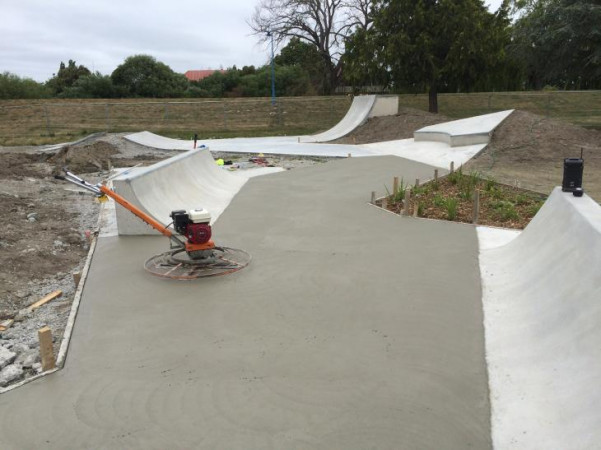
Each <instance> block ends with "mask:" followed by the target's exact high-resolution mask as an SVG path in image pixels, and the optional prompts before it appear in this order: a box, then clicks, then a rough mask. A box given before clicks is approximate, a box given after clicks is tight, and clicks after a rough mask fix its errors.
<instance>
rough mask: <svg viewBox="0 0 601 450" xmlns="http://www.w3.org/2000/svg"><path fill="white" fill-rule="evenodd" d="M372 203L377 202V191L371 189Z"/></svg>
mask: <svg viewBox="0 0 601 450" xmlns="http://www.w3.org/2000/svg"><path fill="white" fill-rule="evenodd" d="M371 204H372V205H375V204H376V191H371Z"/></svg>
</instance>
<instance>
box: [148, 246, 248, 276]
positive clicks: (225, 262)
mask: <svg viewBox="0 0 601 450" xmlns="http://www.w3.org/2000/svg"><path fill="white" fill-rule="evenodd" d="M250 260H251V256H250V255H249V254H248V253H246V252H245V251H244V250H239V249H236V248H229V247H215V248H214V249H213V251H212V254H211V255H210V256H209V257H206V258H201V259H191V258H190V257H189V256H188V255H187V254H186V252H185V251H184V249H181V248H179V249H176V250H170V251H168V252H165V253H161V254H160V255H156V256H153V257H152V258H150V259H149V260H148V261H146V262H145V263H144V268H145V269H146V270H147V271H148V272H150V273H151V274H152V275H156V276H158V277H162V278H171V279H174V280H193V279H195V278H203V277H214V276H218V275H227V274H229V273H233V272H237V271H238V270H240V269H243V268H245V267H246V266H247V265H248V264H249V263H250Z"/></svg>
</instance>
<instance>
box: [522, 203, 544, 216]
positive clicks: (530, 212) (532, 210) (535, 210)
mask: <svg viewBox="0 0 601 450" xmlns="http://www.w3.org/2000/svg"><path fill="white" fill-rule="evenodd" d="M543 203H544V202H543V201H537V202H535V203H533V204H532V205H530V206H529V207H528V209H527V210H526V214H528V215H529V216H530V217H534V216H536V214H537V213H538V211H539V210H540V209H541V207H542V206H543Z"/></svg>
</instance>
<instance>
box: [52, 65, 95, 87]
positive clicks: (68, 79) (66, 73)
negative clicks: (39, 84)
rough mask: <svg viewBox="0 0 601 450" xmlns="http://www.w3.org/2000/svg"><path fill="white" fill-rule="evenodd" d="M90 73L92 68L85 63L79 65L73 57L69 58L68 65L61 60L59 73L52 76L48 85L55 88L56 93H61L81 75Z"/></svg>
mask: <svg viewBox="0 0 601 450" xmlns="http://www.w3.org/2000/svg"><path fill="white" fill-rule="evenodd" d="M90 74H91V72H90V69H88V68H87V67H85V66H83V65H79V66H78V65H77V63H76V62H75V61H73V60H72V59H70V60H69V62H68V63H67V65H66V66H65V63H64V62H62V61H61V63H60V66H59V68H58V73H56V75H54V76H53V77H52V78H50V79H49V80H48V81H47V82H46V85H47V86H48V87H49V88H50V89H52V90H53V92H54V95H59V94H61V93H62V92H63V91H64V90H65V89H68V88H70V87H72V86H73V85H74V84H75V82H76V81H77V80H78V79H79V78H80V77H83V76H86V75H90Z"/></svg>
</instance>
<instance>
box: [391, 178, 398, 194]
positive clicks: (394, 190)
mask: <svg viewBox="0 0 601 450" xmlns="http://www.w3.org/2000/svg"><path fill="white" fill-rule="evenodd" d="M392 193H393V195H397V194H398V193H399V177H394V178H393V179H392Z"/></svg>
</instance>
